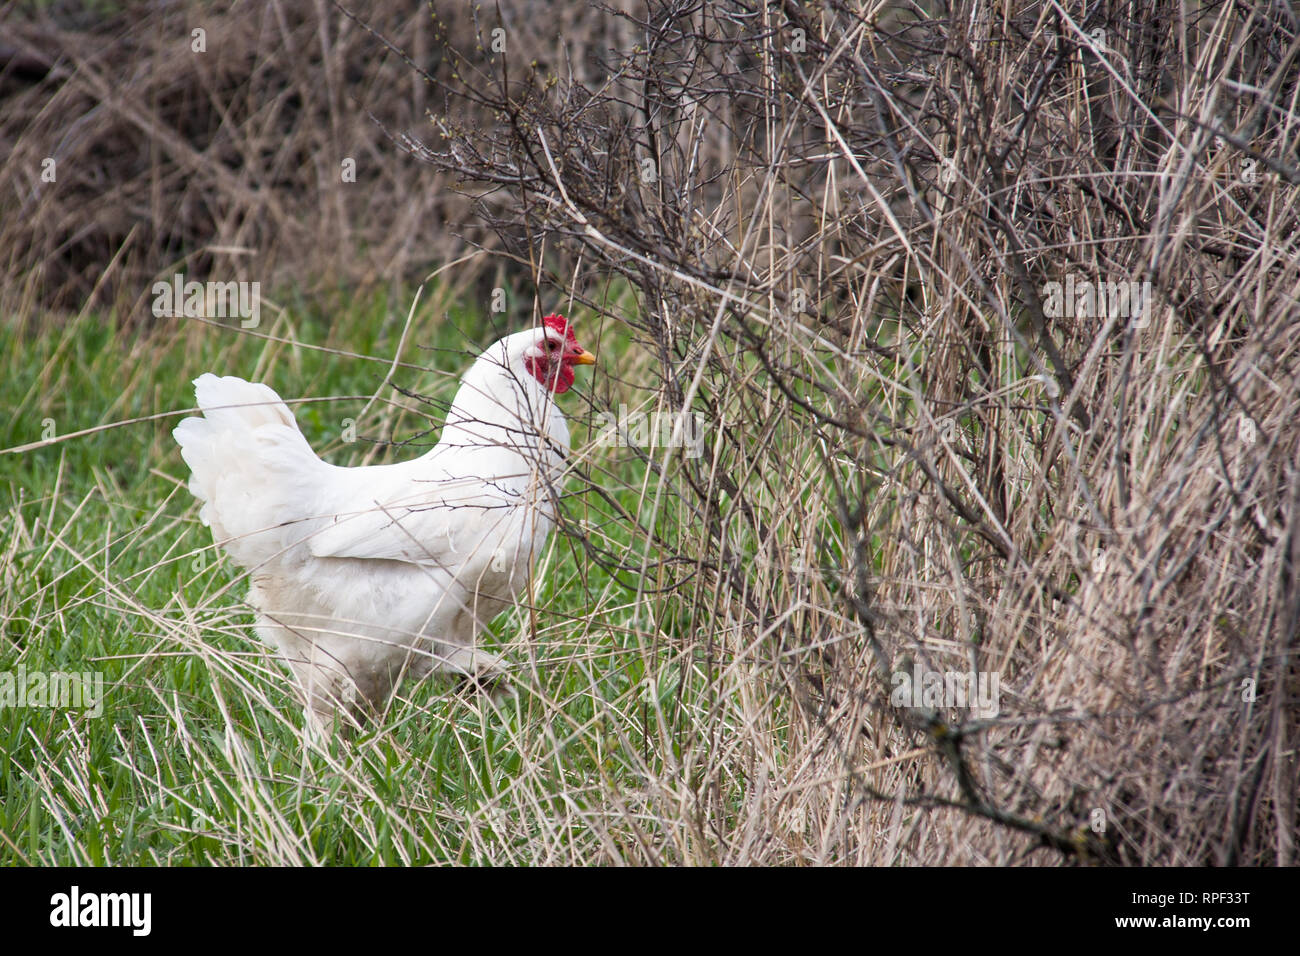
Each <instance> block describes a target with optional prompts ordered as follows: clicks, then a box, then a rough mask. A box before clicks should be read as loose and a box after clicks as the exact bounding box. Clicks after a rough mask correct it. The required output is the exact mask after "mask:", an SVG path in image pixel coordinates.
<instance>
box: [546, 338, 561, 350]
mask: <svg viewBox="0 0 1300 956" xmlns="http://www.w3.org/2000/svg"><path fill="white" fill-rule="evenodd" d="M557 344H558V343H557V342H556V341H555V339H547V340H546V351H548V352H554V351H555V346H556V345H557Z"/></svg>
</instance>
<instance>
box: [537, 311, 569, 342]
mask: <svg viewBox="0 0 1300 956" xmlns="http://www.w3.org/2000/svg"><path fill="white" fill-rule="evenodd" d="M542 324H543V325H545V326H546V327H547V328H548V329H554V330H555V331H556V332H559V333H560V334H561V335H563V336H564V338H565V341H567V342H572V343H573V344H574V345H577V344H578V340H577V339H576V338H574V336H573V326H571V325H570V324H569V320H568V319H566V318H565V317H564V316H562V315H548V316H547V317H546V318H544V319H542Z"/></svg>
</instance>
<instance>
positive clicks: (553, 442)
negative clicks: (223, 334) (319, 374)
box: [172, 315, 595, 729]
mask: <svg viewBox="0 0 1300 956" xmlns="http://www.w3.org/2000/svg"><path fill="white" fill-rule="evenodd" d="M593 362H595V357H594V356H593V355H592V354H591V353H590V352H588V351H587V350H585V349H584V348H582V347H581V346H580V345H578V343H577V341H576V339H575V338H574V335H573V331H572V329H571V328H570V326H569V323H568V322H567V321H566V320H565V319H564V318H563V317H562V316H558V315H551V316H547V317H546V319H545V320H544V321H543V324H542V327H541V328H539V329H532V330H529V331H526V332H519V333H516V334H514V335H508V336H506V337H505V338H503V339H501V340H499V341H498V342H496V343H495V344H494V345H492V346H491V347H489V348H488V349H487V350H486V351H485V352H484V353H483V354H482V355H481V356H479V358H478V360H477V361H475V363H474V364H473V365H472V366H471V367H470V369H469V371H468V372H466V373H465V375H464V376H463V377H462V379H461V386H460V389H459V391H458V392H457V393H456V398H455V401H454V402H453V403H452V406H451V411H450V412H449V413H448V416H447V421H446V424H445V425H444V427H443V430H442V434H441V436H440V439H439V441H438V444H437V445H436V446H435V447H434V448H433V449H432V450H431V451H430V452H428V453H427V454H425V455H423V456H421V457H420V458H417V459H415V460H413V461H407V462H402V463H400V464H393V465H374V466H369V467H360V468H341V467H337V466H335V465H331V464H328V463H326V462H324V461H322V460H321V459H320V458H318V457H317V456H316V454H315V453H314V452H313V451H312V450H311V448H310V446H309V445H308V444H307V440H306V439H305V438H304V437H303V434H302V432H301V431H299V429H298V425H297V423H296V422H295V420H294V417H293V413H292V412H290V411H289V409H288V407H286V406H285V404H284V402H283V401H281V400H280V397H279V396H278V395H276V393H275V392H274V391H272V390H271V389H270V388H268V387H267V386H266V385H262V384H254V383H251V382H246V381H244V380H243V379H240V378H233V377H225V378H218V377H217V376H216V375H213V374H211V373H206V374H204V375H201V376H199V377H198V378H197V379H196V380H195V382H194V385H195V395H196V397H197V399H198V405H199V408H200V409H202V411H203V416H204V417H202V418H186V419H185V420H184V421H182V422H181V423H180V424H179V425H178V426H177V427H176V429H175V431H173V433H172V434H173V435H174V436H175V438H176V441H177V442H178V443H179V444H180V446H181V455H182V457H183V458H184V459H185V462H186V463H187V464H188V465H189V467H190V470H191V471H192V473H193V476H192V478H191V480H190V486H189V487H190V491H191V492H193V494H194V496H195V497H196V498H198V499H199V501H201V502H202V507H201V508H200V510H199V518H200V519H201V520H202V522H203V523H204V524H205V525H208V526H209V527H211V529H212V534H213V537H214V538H215V540H216V542H217V544H219V545H220V546H221V547H223V548H224V549H225V550H226V552H227V553H228V554H229V555H230V556H231V558H232V559H233V560H234V561H235V563H236V564H238V565H240V566H241V567H244V568H247V569H248V575H249V589H248V602H249V604H251V605H252V606H253V608H254V609H255V610H256V612H257V621H256V629H257V632H258V635H259V636H260V637H261V638H262V639H263V640H264V641H266V642H268V643H270V644H272V645H273V646H275V647H277V648H279V650H280V653H281V654H282V655H283V656H284V658H285V659H286V660H287V662H288V664H289V666H290V667H291V668H292V670H293V672H294V675H295V677H296V678H297V682H298V685H299V686H300V688H301V690H302V693H303V697H304V700H305V702H306V705H307V713H308V717H309V719H311V720H313V721H315V727H316V729H323V728H325V727H327V726H329V725H330V724H331V723H332V720H333V718H334V716H335V714H336V713H337V714H340V715H342V716H345V717H349V718H351V717H354V716H355V715H357V714H358V713H359V712H361V711H363V710H364V709H365V708H366V706H367V705H368V706H369V707H372V708H375V709H382V708H383V707H384V706H385V705H386V704H387V702H388V700H389V699H390V697H391V695H392V694H393V692H394V690H395V688H396V686H397V683H398V682H399V681H400V680H401V679H402V678H403V677H404V676H415V677H419V676H423V675H425V674H427V673H429V672H430V671H431V670H437V671H453V672H459V673H463V674H469V675H473V676H475V677H476V678H479V679H493V678H495V677H497V676H499V673H500V662H499V661H498V660H497V659H496V658H495V657H493V656H492V655H490V654H488V653H487V652H485V651H483V650H480V649H478V648H477V647H476V646H475V644H476V639H477V638H478V636H479V634H480V632H481V631H482V630H483V629H484V628H485V627H486V626H487V625H488V623H489V622H491V621H492V619H493V618H495V617H496V616H497V615H498V614H499V613H500V612H501V611H503V610H504V609H506V608H507V607H509V606H511V605H512V604H513V603H514V601H515V599H516V598H517V597H518V596H519V594H520V592H521V591H522V590H523V589H524V588H525V587H526V586H527V584H528V580H529V577H530V575H531V573H532V566H533V562H534V560H535V558H536V557H537V556H538V555H539V553H540V552H541V549H542V546H543V545H544V544H545V541H546V538H547V535H548V534H549V533H550V531H551V529H552V527H553V526H554V523H555V510H554V503H555V495H556V487H557V482H558V481H559V480H560V479H561V477H562V472H563V469H564V467H565V457H566V455H567V453H568V450H569V429H568V426H567V425H566V424H565V421H564V416H563V415H562V414H561V412H560V409H559V407H558V406H557V405H556V402H555V396H556V395H557V394H559V393H562V392H565V391H567V390H568V389H569V387H570V386H571V385H572V384H573V378H574V366H575V365H590V364H592V363H593Z"/></svg>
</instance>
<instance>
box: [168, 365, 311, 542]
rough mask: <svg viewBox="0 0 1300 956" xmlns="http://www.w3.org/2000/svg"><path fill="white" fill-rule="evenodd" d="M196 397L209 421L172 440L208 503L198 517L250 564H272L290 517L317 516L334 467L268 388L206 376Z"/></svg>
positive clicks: (182, 428)
mask: <svg viewBox="0 0 1300 956" xmlns="http://www.w3.org/2000/svg"><path fill="white" fill-rule="evenodd" d="M194 393H195V397H196V398H197V400H198V406H199V408H200V409H201V410H202V412H203V417H202V418H198V417H194V418H186V419H184V420H182V421H181V422H180V424H178V425H177V426H176V428H175V429H173V430H172V437H174V438H175V439H176V443H177V444H178V445H180V446H181V457H182V458H184V459H185V463H186V464H187V465H189V467H190V472H191V477H190V484H189V487H190V491H191V492H192V493H193V495H194V497H195V498H197V499H199V501H200V502H201V503H202V506H201V507H200V509H199V519H200V520H201V521H202V522H203V523H204V524H205V525H209V526H210V527H211V528H212V533H213V536H214V537H215V538H216V539H217V540H218V541H219V542H222V543H223V544H224V545H225V547H226V550H228V551H229V552H230V553H231V555H232V556H233V557H234V558H235V560H236V561H238V562H239V563H240V564H242V565H244V566H245V567H251V566H253V565H256V564H260V563H263V562H265V561H267V560H270V559H272V558H273V557H274V555H275V554H277V553H279V552H280V551H282V550H283V549H284V548H285V547H288V546H289V545H291V544H292V541H291V540H290V536H291V535H293V531H292V530H291V522H292V518H293V517H295V516H299V517H306V516H307V515H309V514H310V513H311V511H310V509H311V507H312V502H313V500H314V498H315V497H316V495H315V492H316V490H317V489H318V487H319V482H320V478H321V473H322V471H323V470H324V469H327V468H328V467H329V466H328V465H326V464H325V463H324V462H322V461H321V460H320V459H319V458H318V457H316V453H315V452H313V451H312V450H311V446H310V445H308V444H307V439H306V438H304V437H303V434H302V432H301V431H300V430H299V429H298V423H297V421H295V420H294V417H293V413H292V412H290V411H289V408H288V406H287V405H285V404H284V402H283V401H282V400H281V399H280V396H279V395H277V394H276V393H275V392H274V391H272V390H271V389H270V388H269V387H267V386H266V385H263V384H261V383H258V382H246V381H244V380H243V379H242V378H236V377H234V376H230V375H227V376H224V377H218V376H216V375H213V374H212V373H211V372H207V373H205V374H203V375H200V376H199V377H198V378H197V379H195V380H194ZM286 516H288V517H289V519H290V521H289V523H286V521H285V518H286Z"/></svg>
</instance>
